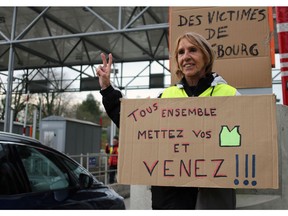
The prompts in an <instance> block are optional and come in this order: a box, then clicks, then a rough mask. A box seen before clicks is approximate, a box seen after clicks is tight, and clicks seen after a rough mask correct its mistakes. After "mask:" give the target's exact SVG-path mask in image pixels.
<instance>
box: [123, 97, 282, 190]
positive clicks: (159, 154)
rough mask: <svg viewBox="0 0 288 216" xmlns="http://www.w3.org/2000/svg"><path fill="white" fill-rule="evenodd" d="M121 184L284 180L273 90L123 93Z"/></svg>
mask: <svg viewBox="0 0 288 216" xmlns="http://www.w3.org/2000/svg"><path fill="white" fill-rule="evenodd" d="M119 148H120V149H119V165H118V181H119V183H121V184H134V185H137V184H139V185H166V186H197V187H225V188H278V148H277V128H276V105H275V96H274V95H260V96H231V97H198V98H171V99H164V98H163V99H123V100H122V101H121V119H120V147H119Z"/></svg>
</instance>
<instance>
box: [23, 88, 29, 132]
mask: <svg viewBox="0 0 288 216" xmlns="http://www.w3.org/2000/svg"><path fill="white" fill-rule="evenodd" d="M28 101H29V90H28V93H27V97H26V106H25V115H24V125H23V135H24V136H26V126H27V115H28Z"/></svg>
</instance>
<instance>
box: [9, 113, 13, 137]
mask: <svg viewBox="0 0 288 216" xmlns="http://www.w3.org/2000/svg"><path fill="white" fill-rule="evenodd" d="M13 115H14V110H13V109H11V116H13ZM9 132H10V133H12V132H13V118H10V125H9Z"/></svg>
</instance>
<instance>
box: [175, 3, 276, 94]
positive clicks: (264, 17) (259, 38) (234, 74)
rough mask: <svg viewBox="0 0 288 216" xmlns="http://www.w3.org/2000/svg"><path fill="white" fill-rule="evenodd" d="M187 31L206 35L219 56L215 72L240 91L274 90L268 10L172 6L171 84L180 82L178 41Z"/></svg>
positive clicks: (271, 33) (259, 8) (265, 8)
mask: <svg viewBox="0 0 288 216" xmlns="http://www.w3.org/2000/svg"><path fill="white" fill-rule="evenodd" d="M184 32H197V33H199V34H201V35H203V36H204V37H205V38H206V39H207V40H208V41H209V42H210V44H211V45H212V47H213V49H214V51H215V53H216V57H217V59H216V61H215V65H214V67H213V71H214V72H217V73H218V74H220V75H221V76H223V77H224V79H225V80H226V81H227V82H228V83H229V84H230V85H232V86H234V87H236V88H262V87H269V88H271V87H272V77H271V57H270V40H271V35H273V32H272V31H270V27H269V13H268V8H267V7H206V8H199V7H171V8H170V33H169V35H170V47H171V49H170V52H171V55H170V56H171V58H170V60H171V61H170V62H171V68H170V69H171V83H172V84H175V83H177V82H178V78H177V77H176V74H175V71H176V70H175V68H176V66H177V64H176V62H175V60H174V53H173V52H174V50H175V47H176V44H175V43H176V39H177V38H178V36H180V35H182V34H183V33H184Z"/></svg>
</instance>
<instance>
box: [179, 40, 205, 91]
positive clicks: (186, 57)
mask: <svg viewBox="0 0 288 216" xmlns="http://www.w3.org/2000/svg"><path fill="white" fill-rule="evenodd" d="M177 53H178V56H177V61H178V65H179V67H180V70H181V71H182V72H183V74H184V76H185V78H186V81H187V82H188V84H189V85H190V86H191V85H197V83H198V81H199V79H201V78H202V77H204V76H205V61H204V55H203V53H202V51H201V50H200V49H199V48H197V47H196V46H195V45H194V44H192V43H190V42H189V41H188V40H187V39H186V38H183V39H181V41H180V42H179V46H178V51H177Z"/></svg>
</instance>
